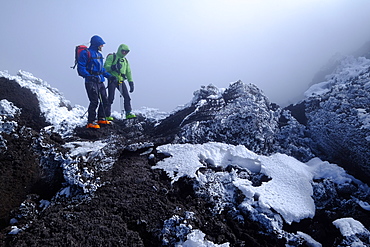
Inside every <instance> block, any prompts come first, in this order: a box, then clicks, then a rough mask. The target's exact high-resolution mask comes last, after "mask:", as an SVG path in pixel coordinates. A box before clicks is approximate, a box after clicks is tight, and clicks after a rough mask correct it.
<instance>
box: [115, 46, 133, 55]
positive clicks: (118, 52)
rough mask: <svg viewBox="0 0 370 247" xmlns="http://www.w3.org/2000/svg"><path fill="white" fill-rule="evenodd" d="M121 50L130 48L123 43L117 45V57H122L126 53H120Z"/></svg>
mask: <svg viewBox="0 0 370 247" xmlns="http://www.w3.org/2000/svg"><path fill="white" fill-rule="evenodd" d="M122 50H125V51H130V49H129V48H128V46H127V45H125V44H121V45H120V46H119V47H118V49H117V53H116V54H117V57H119V58H123V57H125V56H126V55H127V54H122Z"/></svg>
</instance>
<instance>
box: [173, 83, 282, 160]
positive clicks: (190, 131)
mask: <svg viewBox="0 0 370 247" xmlns="http://www.w3.org/2000/svg"><path fill="white" fill-rule="evenodd" d="M188 109H192V110H191V111H190V112H188V113H187V115H186V116H184V117H183V120H182V121H181V123H180V127H181V129H180V131H179V133H178V136H179V139H178V142H179V143H188V142H190V143H205V142H209V141H217V142H223V143H228V144H234V145H238V144H242V145H245V146H246V147H248V148H249V149H250V150H253V151H254V152H257V153H262V154H267V153H270V152H271V151H272V150H273V148H274V140H275V137H274V135H275V133H276V132H277V130H278V118H279V113H278V111H276V109H275V108H274V105H273V104H271V103H270V101H269V100H268V99H267V97H266V96H265V95H264V94H263V92H262V91H261V90H260V89H259V88H257V87H256V86H255V85H253V84H248V85H247V84H244V83H243V82H241V81H237V82H235V83H231V84H230V86H229V87H228V88H226V89H218V88H217V87H215V86H213V85H208V86H207V87H202V88H201V89H200V90H198V91H196V92H194V97H193V100H192V102H191V104H190V105H189V106H188Z"/></svg>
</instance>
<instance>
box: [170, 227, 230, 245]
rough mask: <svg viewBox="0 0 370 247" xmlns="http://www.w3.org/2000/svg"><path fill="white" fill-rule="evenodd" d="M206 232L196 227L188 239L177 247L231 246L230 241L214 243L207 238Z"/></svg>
mask: <svg viewBox="0 0 370 247" xmlns="http://www.w3.org/2000/svg"><path fill="white" fill-rule="evenodd" d="M205 236H206V235H205V234H204V233H203V232H202V231H200V230H198V229H195V230H193V231H191V232H190V233H189V234H188V235H187V240H186V241H185V242H183V243H179V244H176V247H229V246H230V245H229V243H224V244H220V245H218V244H214V243H212V242H211V241H208V240H207V239H205Z"/></svg>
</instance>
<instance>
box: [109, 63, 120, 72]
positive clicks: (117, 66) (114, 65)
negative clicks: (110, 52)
mask: <svg viewBox="0 0 370 247" xmlns="http://www.w3.org/2000/svg"><path fill="white" fill-rule="evenodd" d="M110 68H111V70H112V71H116V72H118V73H120V70H121V68H122V64H121V63H116V64H113V65H112V66H111V67H110Z"/></svg>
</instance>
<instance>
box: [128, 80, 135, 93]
mask: <svg viewBox="0 0 370 247" xmlns="http://www.w3.org/2000/svg"><path fill="white" fill-rule="evenodd" d="M128 85H129V86H130V93H132V92H133V91H134V82H133V81H129V82H128Z"/></svg>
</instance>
